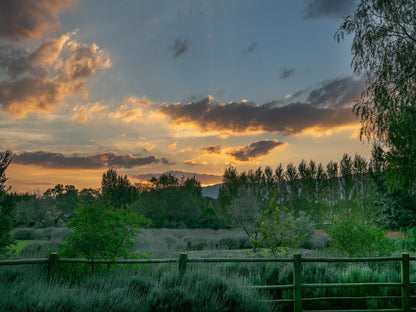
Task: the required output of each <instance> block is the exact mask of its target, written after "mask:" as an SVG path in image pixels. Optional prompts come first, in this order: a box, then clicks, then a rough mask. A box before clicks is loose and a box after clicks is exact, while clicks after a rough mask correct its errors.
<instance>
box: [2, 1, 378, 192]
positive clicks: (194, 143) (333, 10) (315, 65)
mask: <svg viewBox="0 0 416 312" xmlns="http://www.w3.org/2000/svg"><path fill="white" fill-rule="evenodd" d="M354 7H355V1H354V0H342V1H337V2H336V3H334V2H333V1H332V0H296V1H290V2H288V1H273V2H270V1H265V0H261V1H256V2H255V3H253V2H252V1H248V0H244V1H236V0H229V1H216V0H213V1H209V2H207V1H191V0H181V1H175V3H167V2H166V1H161V0H158V1H149V0H147V1H141V2H140V3H138V2H135V1H123V2H113V1H98V0H92V1H88V2H81V1H76V0H59V1H54V2H53V5H48V3H47V1H46V2H45V3H36V4H33V7H31V8H29V7H27V6H25V5H23V4H22V5H11V4H3V5H2V8H3V9H2V10H1V12H0V16H1V17H3V18H0V21H1V24H0V109H1V110H2V114H1V117H0V118H1V119H0V124H1V127H0V138H1V139H0V142H1V145H0V150H2V151H4V150H7V149H9V150H12V151H13V153H14V155H15V157H14V160H13V161H12V163H11V164H10V166H9V168H8V169H7V172H6V176H7V177H8V178H9V179H8V181H7V185H9V186H11V187H12V191H14V192H27V191H28V192H43V191H45V190H46V189H48V188H51V187H53V186H54V185H56V184H64V185H74V186H75V187H77V188H78V189H82V188H97V187H99V185H100V181H101V176H102V174H103V173H104V172H105V171H106V170H107V169H109V168H114V169H116V170H117V172H118V173H119V174H122V175H127V176H128V177H129V179H130V180H131V181H132V182H133V183H134V182H136V181H138V179H137V177H144V176H146V175H149V174H154V175H157V174H162V173H165V172H169V171H179V172H184V173H195V174H197V175H198V176H201V175H202V176H203V177H204V178H205V179H206V180H207V181H208V180H210V179H211V180H210V181H215V179H218V180H221V178H222V174H223V172H224V170H225V168H226V167H227V166H230V165H232V166H235V167H236V168H237V170H239V171H247V170H249V169H257V168H258V167H262V168H265V167H266V166H270V167H272V168H273V169H274V168H275V167H276V166H277V165H278V164H279V163H282V164H283V166H286V165H287V164H288V163H290V162H292V163H294V164H295V165H297V164H299V163H300V161H301V160H302V159H305V160H306V161H309V160H311V159H312V160H314V161H316V162H317V163H323V164H326V163H328V162H329V161H331V160H333V161H337V162H338V161H339V160H340V159H341V158H342V155H343V154H344V153H348V154H350V155H352V156H353V155H354V154H355V153H358V154H360V155H362V156H364V157H365V158H366V159H369V158H370V147H369V145H368V144H367V143H366V142H361V141H360V139H359V129H360V123H359V121H358V119H357V118H356V117H355V116H354V115H353V113H352V106H353V105H354V103H356V101H357V100H359V98H360V96H361V93H362V91H363V90H364V87H365V83H364V80H363V78H362V77H354V76H353V74H352V72H353V71H352V68H351V67H350V62H351V59H352V54H351V52H350V50H351V42H352V41H351V38H345V40H343V41H342V42H340V43H338V42H336V40H335V39H334V33H335V32H336V31H337V29H338V28H339V26H340V24H341V23H342V21H343V17H344V16H347V15H348V14H350V13H351V12H352V11H353V10H354ZM34 12H35V13H36V14H34ZM27 21H30V23H29V22H27ZM201 183H202V181H201ZM219 183H220V182H219ZM202 184H203V185H207V184H208V183H202ZM211 184H216V183H211Z"/></svg>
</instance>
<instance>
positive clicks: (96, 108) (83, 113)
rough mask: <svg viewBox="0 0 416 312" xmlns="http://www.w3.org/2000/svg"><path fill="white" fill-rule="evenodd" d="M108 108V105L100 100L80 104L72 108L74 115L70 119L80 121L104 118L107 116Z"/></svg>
mask: <svg viewBox="0 0 416 312" xmlns="http://www.w3.org/2000/svg"><path fill="white" fill-rule="evenodd" d="M106 110H107V107H106V106H104V105H101V104H100V103H98V102H97V103H89V104H86V105H79V104H78V105H76V106H74V107H73V108H72V115H71V116H70V117H69V119H70V120H71V121H74V122H78V123H86V122H91V121H93V120H97V119H102V118H104V117H105V116H106Z"/></svg>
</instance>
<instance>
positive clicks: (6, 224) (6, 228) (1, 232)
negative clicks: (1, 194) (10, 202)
mask: <svg viewBox="0 0 416 312" xmlns="http://www.w3.org/2000/svg"><path fill="white" fill-rule="evenodd" d="M4 210H5V209H4V208H3V207H2V206H0V256H1V255H7V254H8V253H9V252H10V247H11V246H12V245H13V244H14V239H13V236H12V230H13V223H12V218H11V217H10V215H8V214H7V212H5V211H4Z"/></svg>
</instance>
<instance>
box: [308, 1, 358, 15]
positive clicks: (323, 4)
mask: <svg viewBox="0 0 416 312" xmlns="http://www.w3.org/2000/svg"><path fill="white" fill-rule="evenodd" d="M354 2H355V1H354V0H336V1H334V0H310V2H309V4H308V5H307V7H306V8H305V9H304V10H303V14H304V15H303V18H304V19H318V18H326V17H329V18H335V19H340V18H343V17H344V16H347V15H349V14H351V12H352V10H353V8H354V6H355V4H354Z"/></svg>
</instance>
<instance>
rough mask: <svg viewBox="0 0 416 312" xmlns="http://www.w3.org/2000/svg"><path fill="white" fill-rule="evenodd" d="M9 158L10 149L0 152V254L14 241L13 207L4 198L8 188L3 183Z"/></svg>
mask: <svg viewBox="0 0 416 312" xmlns="http://www.w3.org/2000/svg"><path fill="white" fill-rule="evenodd" d="M11 160H12V153H11V151H5V152H3V153H0V256H2V255H5V254H7V253H8V252H9V251H10V247H11V245H12V244H13V243H14V241H13V238H12V233H11V232H12V230H13V223H12V218H11V214H12V211H13V208H14V207H13V205H10V204H9V203H7V201H6V200H5V194H6V192H7V190H8V189H7V187H6V185H5V183H6V181H7V178H6V175H5V171H6V169H7V167H8V166H9V164H10V162H11Z"/></svg>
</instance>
